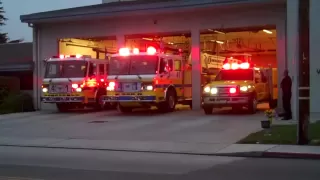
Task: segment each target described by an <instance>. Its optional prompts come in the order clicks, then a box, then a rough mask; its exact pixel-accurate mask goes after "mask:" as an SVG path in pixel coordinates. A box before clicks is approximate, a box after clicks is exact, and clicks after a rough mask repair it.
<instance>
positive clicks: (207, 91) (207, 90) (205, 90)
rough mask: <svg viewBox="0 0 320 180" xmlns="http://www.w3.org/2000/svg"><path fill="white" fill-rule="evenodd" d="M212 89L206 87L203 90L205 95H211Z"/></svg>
mask: <svg viewBox="0 0 320 180" xmlns="http://www.w3.org/2000/svg"><path fill="white" fill-rule="evenodd" d="M210 90H211V89H210V87H209V86H207V87H205V88H204V89H203V91H204V92H205V93H209V92H210Z"/></svg>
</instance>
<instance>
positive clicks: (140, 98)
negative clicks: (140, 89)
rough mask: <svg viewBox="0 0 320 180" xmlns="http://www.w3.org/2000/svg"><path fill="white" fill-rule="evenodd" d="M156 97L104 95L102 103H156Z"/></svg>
mask: <svg viewBox="0 0 320 180" xmlns="http://www.w3.org/2000/svg"><path fill="white" fill-rule="evenodd" d="M156 100H157V98H156V96H148V95H146V96H143V95H131V96H126V95H120V96H117V95H114V96H113V95H106V96H103V97H102V101H103V102H104V103H105V102H156Z"/></svg>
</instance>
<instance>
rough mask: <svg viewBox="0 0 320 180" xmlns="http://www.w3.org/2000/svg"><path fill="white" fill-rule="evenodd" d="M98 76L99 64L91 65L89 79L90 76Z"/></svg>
mask: <svg viewBox="0 0 320 180" xmlns="http://www.w3.org/2000/svg"><path fill="white" fill-rule="evenodd" d="M96 75H97V64H96V63H90V67H89V77H90V76H96Z"/></svg>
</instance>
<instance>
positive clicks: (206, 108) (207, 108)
mask: <svg viewBox="0 0 320 180" xmlns="http://www.w3.org/2000/svg"><path fill="white" fill-rule="evenodd" d="M203 111H204V114H206V115H210V114H212V111H213V108H212V107H211V106H203Z"/></svg>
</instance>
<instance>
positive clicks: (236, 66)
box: [222, 62, 250, 70]
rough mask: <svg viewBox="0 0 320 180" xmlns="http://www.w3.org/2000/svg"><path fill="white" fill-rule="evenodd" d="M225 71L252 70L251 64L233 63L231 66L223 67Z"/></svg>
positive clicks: (227, 64)
mask: <svg viewBox="0 0 320 180" xmlns="http://www.w3.org/2000/svg"><path fill="white" fill-rule="evenodd" d="M222 68H223V69H227V70H229V69H233V70H236V69H249V68H250V64H249V63H247V62H246V63H241V64H237V63H232V64H229V63H226V64H224V65H223V66H222Z"/></svg>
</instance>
